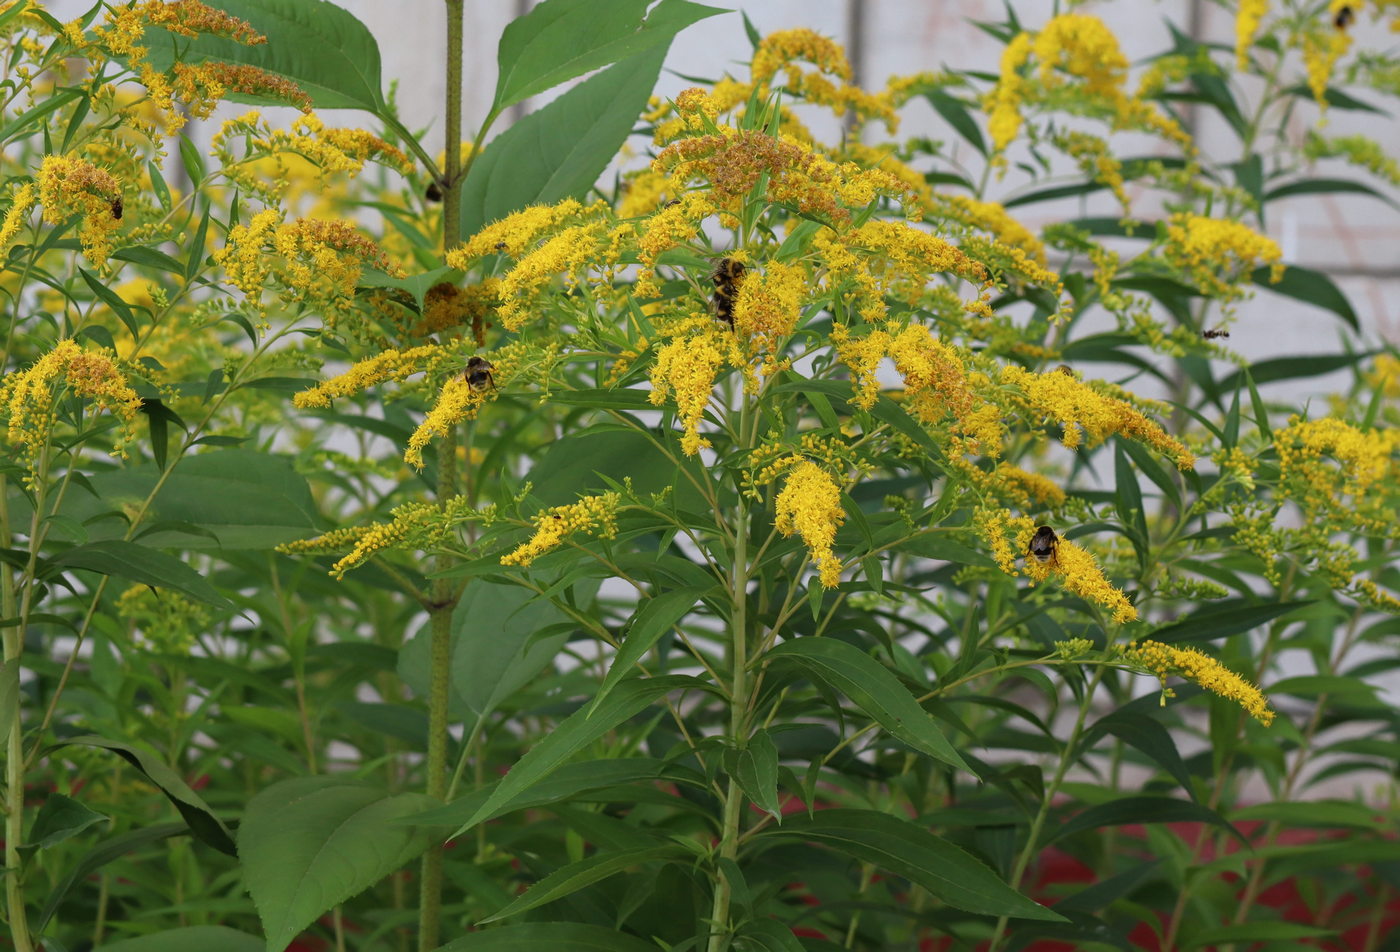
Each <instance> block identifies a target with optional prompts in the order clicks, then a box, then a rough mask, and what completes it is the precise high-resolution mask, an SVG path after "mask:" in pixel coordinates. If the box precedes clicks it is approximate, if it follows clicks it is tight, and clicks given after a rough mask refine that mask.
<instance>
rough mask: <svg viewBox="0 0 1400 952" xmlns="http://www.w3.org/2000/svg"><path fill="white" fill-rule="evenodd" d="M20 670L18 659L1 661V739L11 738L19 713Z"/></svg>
mask: <svg viewBox="0 0 1400 952" xmlns="http://www.w3.org/2000/svg"><path fill="white" fill-rule="evenodd" d="M7 571H8V570H7ZM16 623H17V622H16ZM19 668H20V664H19V659H18V658H12V659H10V660H9V661H0V737H9V736H10V726H11V725H12V724H14V721H15V714H16V713H17V712H18V711H19Z"/></svg>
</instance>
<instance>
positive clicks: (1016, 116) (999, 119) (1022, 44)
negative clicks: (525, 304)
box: [983, 33, 1031, 152]
mask: <svg viewBox="0 0 1400 952" xmlns="http://www.w3.org/2000/svg"><path fill="white" fill-rule="evenodd" d="M1030 55H1031V35H1030V34H1029V33H1019V34H1017V35H1016V36H1015V37H1014V38H1013V39H1012V40H1011V42H1010V43H1008V44H1006V48H1005V49H1004V50H1002V51H1001V67H1000V71H1001V74H1000V77H999V78H998V79H997V84H996V85H995V86H994V87H992V90H991V92H990V93H988V95H987V101H986V102H984V103H983V107H984V108H985V109H986V110H987V131H988V133H989V134H990V135H991V137H992V149H993V151H995V152H1002V151H1004V150H1005V149H1006V147H1007V146H1008V145H1010V144H1011V142H1012V141H1013V140H1014V139H1015V138H1016V136H1017V134H1018V133H1019V132H1020V131H1021V122H1022V119H1021V103H1022V102H1023V101H1024V99H1025V86H1026V81H1025V79H1024V78H1023V77H1022V76H1021V68H1022V67H1023V66H1025V65H1026V61H1027V60H1028V59H1029V58H1030Z"/></svg>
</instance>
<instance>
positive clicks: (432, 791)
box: [418, 0, 464, 952]
mask: <svg viewBox="0 0 1400 952" xmlns="http://www.w3.org/2000/svg"><path fill="white" fill-rule="evenodd" d="M446 3H447V116H446V123H445V126H446V131H445V134H446V137H447V150H446V152H447V160H446V163H445V165H444V168H443V176H444V178H446V180H447V181H446V182H445V183H443V184H444V186H445V187H444V189H443V202H442V246H443V250H444V251H446V250H447V249H448V248H451V247H452V246H454V245H456V244H457V243H458V242H459V241H460V240H461V220H462V216H461V207H462V183H461V176H460V174H459V173H460V171H461V166H462V10H463V5H464V0H446ZM437 462H438V479H437V498H438V502H439V503H440V504H441V503H445V502H446V501H447V500H448V499H451V498H452V497H453V496H455V495H456V494H457V431H456V429H455V428H449V429H448V431H447V435H446V436H445V437H444V438H443V440H442V442H441V444H440V445H439V447H438V461H437ZM451 565H452V557H451V556H449V555H445V554H444V555H439V556H438V557H437V559H436V566H435V567H436V569H437V571H438V572H442V571H443V570H445V569H447V568H449V567H451ZM455 603H456V597H455V592H454V584H453V581H452V579H449V578H436V579H434V580H433V587H432V607H431V608H430V624H431V631H430V635H429V636H430V638H431V647H430V649H429V655H430V658H431V667H430V670H431V672H432V680H431V683H430V684H429V688H428V760H427V764H426V770H427V778H426V784H425V788H426V793H427V794H428V796H430V797H435V798H437V799H442V798H443V797H444V795H445V794H446V793H447V700H448V696H449V693H450V691H451V688H452V682H451V664H452V609H453V607H454V605H455ZM420 885H421V891H420V893H419V904H418V950H419V952H430V950H432V949H435V948H437V946H438V944H439V941H438V939H439V935H440V934H441V929H442V845H441V844H434V845H432V846H430V847H429V848H428V851H427V852H426V853H424V854H423V868H422V876H421V881H420Z"/></svg>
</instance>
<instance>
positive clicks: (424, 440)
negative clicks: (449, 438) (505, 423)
mask: <svg viewBox="0 0 1400 952" xmlns="http://www.w3.org/2000/svg"><path fill="white" fill-rule="evenodd" d="M493 366H494V365H493ZM492 374H493V376H494V374H495V371H493V372H492ZM495 392H496V391H495V389H494V388H488V389H486V390H476V389H474V388H473V387H472V385H471V384H470V383H469V382H468V381H467V379H466V378H465V377H463V376H461V375H460V374H459V375H457V376H455V377H452V378H451V379H449V380H448V381H447V383H445V384H443V387H442V391H441V392H440V393H439V394H438V398H437V402H436V403H435V404H433V408H432V409H431V410H429V411H428V415H427V416H425V417H424V418H423V422H422V423H420V424H418V428H417V429H416V430H414V431H413V435H412V436H410V437H409V438H408V449H407V450H406V451H405V452H404V454H403V458H404V462H405V463H407V464H408V465H410V466H412V467H414V468H415V469H422V468H423V450H424V448H425V447H427V445H428V444H429V443H431V442H432V441H433V440H434V439H435V438H437V437H442V436H446V435H447V433H448V431H449V430H451V428H452V427H454V426H456V425H457V424H458V423H461V422H463V421H465V420H472V419H475V418H476V415H477V414H478V413H479V412H480V411H481V407H482V405H483V404H484V403H486V401H487V400H489V399H491V397H492V396H493V395H494V394H495Z"/></svg>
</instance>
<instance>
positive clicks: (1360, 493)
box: [1274, 417, 1400, 531]
mask: <svg viewBox="0 0 1400 952" xmlns="http://www.w3.org/2000/svg"><path fill="white" fill-rule="evenodd" d="M1274 448H1275V450H1276V451H1277V452H1278V458H1279V488H1280V492H1281V493H1282V494H1283V495H1284V496H1285V497H1287V498H1290V499H1294V500H1296V501H1297V502H1298V504H1299V505H1300V506H1302V507H1303V509H1304V511H1305V512H1306V513H1308V514H1310V515H1313V516H1322V515H1326V514H1329V513H1330V514H1332V517H1333V518H1334V519H1335V518H1342V519H1346V520H1348V521H1349V522H1350V523H1352V524H1355V525H1360V526H1362V527H1363V528H1367V529H1370V530H1373V531H1378V530H1381V529H1383V528H1385V527H1386V526H1388V525H1389V524H1390V522H1391V521H1392V519H1393V497H1392V495H1391V493H1389V492H1386V491H1383V490H1388V489H1390V488H1391V487H1392V486H1393V485H1394V483H1395V479H1396V464H1395V460H1394V455H1395V452H1396V450H1397V449H1400V431H1397V430H1389V429H1387V430H1361V429H1358V428H1357V427H1354V426H1352V425H1351V424H1349V423H1346V422H1345V421H1342V420H1338V419H1335V418H1333V417H1326V418H1323V419H1320V420H1300V419H1299V418H1297V417H1294V418H1293V419H1292V420H1290V422H1289V425H1288V426H1287V427H1285V428H1284V429H1282V430H1279V431H1278V432H1277V433H1276V434H1275V435H1274ZM1326 456H1331V457H1333V458H1334V459H1335V460H1336V461H1337V464H1333V463H1332V462H1330V461H1328V460H1326V459H1325V458H1324V457H1326ZM1338 464H1339V465H1338ZM1344 496H1349V497H1351V498H1350V500H1349V502H1348V503H1347V504H1345V505H1342V504H1341V503H1340V500H1341V499H1342V497H1344Z"/></svg>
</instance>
